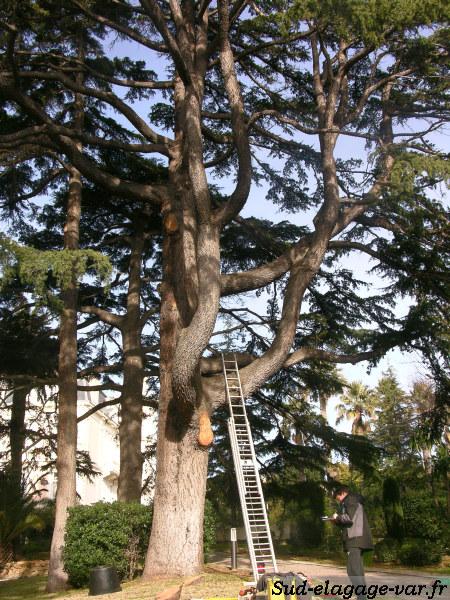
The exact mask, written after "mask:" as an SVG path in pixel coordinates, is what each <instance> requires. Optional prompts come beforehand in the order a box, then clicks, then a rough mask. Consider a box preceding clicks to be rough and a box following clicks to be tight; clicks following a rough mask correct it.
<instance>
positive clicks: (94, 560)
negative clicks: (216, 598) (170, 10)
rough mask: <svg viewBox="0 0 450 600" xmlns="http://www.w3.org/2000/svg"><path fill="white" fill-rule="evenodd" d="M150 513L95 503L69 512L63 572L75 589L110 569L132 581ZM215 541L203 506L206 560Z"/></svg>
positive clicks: (209, 511)
mask: <svg viewBox="0 0 450 600" xmlns="http://www.w3.org/2000/svg"><path fill="white" fill-rule="evenodd" d="M151 522H152V509H151V507H149V506H143V505H142V504H138V503H125V502H112V503H109V502H97V503H96V504H91V505H87V506H74V507H73V508H70V509H69V517H68V520H67V525H66V534H65V538H64V569H65V571H66V572H67V574H68V576H69V581H70V583H71V584H72V585H73V586H74V587H85V586H87V585H88V583H89V572H90V571H91V569H93V568H94V567H98V566H101V565H108V566H113V567H115V568H116V569H117V572H118V573H119V577H120V578H121V579H132V578H133V577H134V575H135V574H136V572H137V571H138V570H139V569H140V568H142V566H143V564H144V559H145V554H146V551H147V546H148V540H149V536H150V528H151ZM215 541H216V517H215V514H214V509H213V506H212V504H211V502H209V500H207V501H206V503H205V516H204V535H203V548H204V554H205V557H206V556H207V555H208V554H210V553H211V551H212V550H213V548H214V545H215Z"/></svg>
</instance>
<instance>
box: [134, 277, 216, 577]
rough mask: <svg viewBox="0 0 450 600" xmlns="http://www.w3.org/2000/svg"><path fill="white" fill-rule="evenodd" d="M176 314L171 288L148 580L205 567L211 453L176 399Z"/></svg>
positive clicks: (166, 298)
mask: <svg viewBox="0 0 450 600" xmlns="http://www.w3.org/2000/svg"><path fill="white" fill-rule="evenodd" d="M177 330H178V311H177V308H176V301H175V298H174V295H173V292H172V290H171V289H168V286H167V288H166V289H164V290H163V298H162V306H161V361H160V400H159V419H158V444H157V464H158V470H157V475H156V489H155V498H154V509H153V525H152V533H151V537H150V544H149V548H148V552H147V559H146V563H145V569H144V577H145V578H150V577H152V576H155V575H169V574H171V575H173V574H179V575H190V574H195V573H198V572H200V571H201V569H202V566H203V511H204V503H205V493H206V475H207V465H208V453H207V452H206V451H205V450H204V449H201V448H199V446H198V444H197V439H196V434H195V432H194V430H193V425H192V424H193V422H194V421H195V417H196V415H195V414H194V411H195V409H194V407H192V406H191V405H186V404H184V403H183V402H180V401H177V399H176V398H174V397H173V391H172V366H173V356H174V350H175V343H176V338H177Z"/></svg>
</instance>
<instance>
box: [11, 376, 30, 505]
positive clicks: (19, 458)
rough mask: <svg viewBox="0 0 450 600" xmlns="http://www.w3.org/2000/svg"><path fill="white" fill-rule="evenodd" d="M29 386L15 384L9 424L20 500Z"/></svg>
mask: <svg viewBox="0 0 450 600" xmlns="http://www.w3.org/2000/svg"><path fill="white" fill-rule="evenodd" d="M29 391H30V386H29V384H28V385H27V384H26V382H25V381H21V380H16V381H15V383H14V391H13V399H12V405H11V419H10V422H9V444H10V448H11V476H12V478H13V481H14V487H15V494H16V496H17V497H18V498H19V497H20V493H21V492H20V491H21V482H22V469H23V448H24V444H25V411H26V402H27V395H28V393H29Z"/></svg>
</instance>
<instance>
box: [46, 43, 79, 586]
mask: <svg viewBox="0 0 450 600" xmlns="http://www.w3.org/2000/svg"><path fill="white" fill-rule="evenodd" d="M79 53H80V55H81V57H82V55H83V52H82V42H80V50H79ZM78 79H79V80H80V81H81V80H82V79H81V76H80V75H79V76H78ZM83 122H84V115H83V98H82V96H81V95H80V94H76V95H75V99H74V126H75V128H76V129H77V130H81V129H82V126H83ZM78 147H79V148H80V149H81V145H80V144H78ZM81 197H82V181H81V173H80V172H79V171H78V169H76V168H75V167H73V166H72V167H70V172H69V185H68V195H67V217H66V223H65V225H64V249H65V250H69V251H70V250H78V249H79V240H80V217H81ZM61 300H62V304H63V306H62V310H61V316H60V325H59V354H58V388H59V390H58V430H57V440H56V445H57V458H56V477H57V489H56V510H55V526H54V529H53V536H52V543H51V548H50V560H49V565H48V578H47V586H46V590H47V592H55V591H58V590H61V589H64V588H65V587H66V586H67V580H68V577H67V573H66V572H65V571H64V563H63V555H62V552H63V547H64V532H65V526H66V522H67V509H68V508H70V507H71V506H74V505H75V503H76V452H77V396H78V389H77V349H78V344H77V312H78V283H77V275H76V273H75V272H73V273H72V278H71V281H70V284H69V285H68V287H67V288H66V289H64V290H63V291H62V293H61Z"/></svg>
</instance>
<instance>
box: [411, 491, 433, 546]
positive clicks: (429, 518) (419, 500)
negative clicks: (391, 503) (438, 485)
mask: <svg viewBox="0 0 450 600" xmlns="http://www.w3.org/2000/svg"><path fill="white" fill-rule="evenodd" d="M402 504H403V511H404V523H405V533H406V537H408V538H423V539H424V540H430V541H432V542H440V541H442V531H443V519H442V518H440V515H439V513H438V511H437V510H436V506H435V505H434V502H433V498H432V496H431V494H428V493H426V492H425V491H423V490H421V491H417V492H411V491H409V492H408V494H405V496H404V497H403V501H402Z"/></svg>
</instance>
